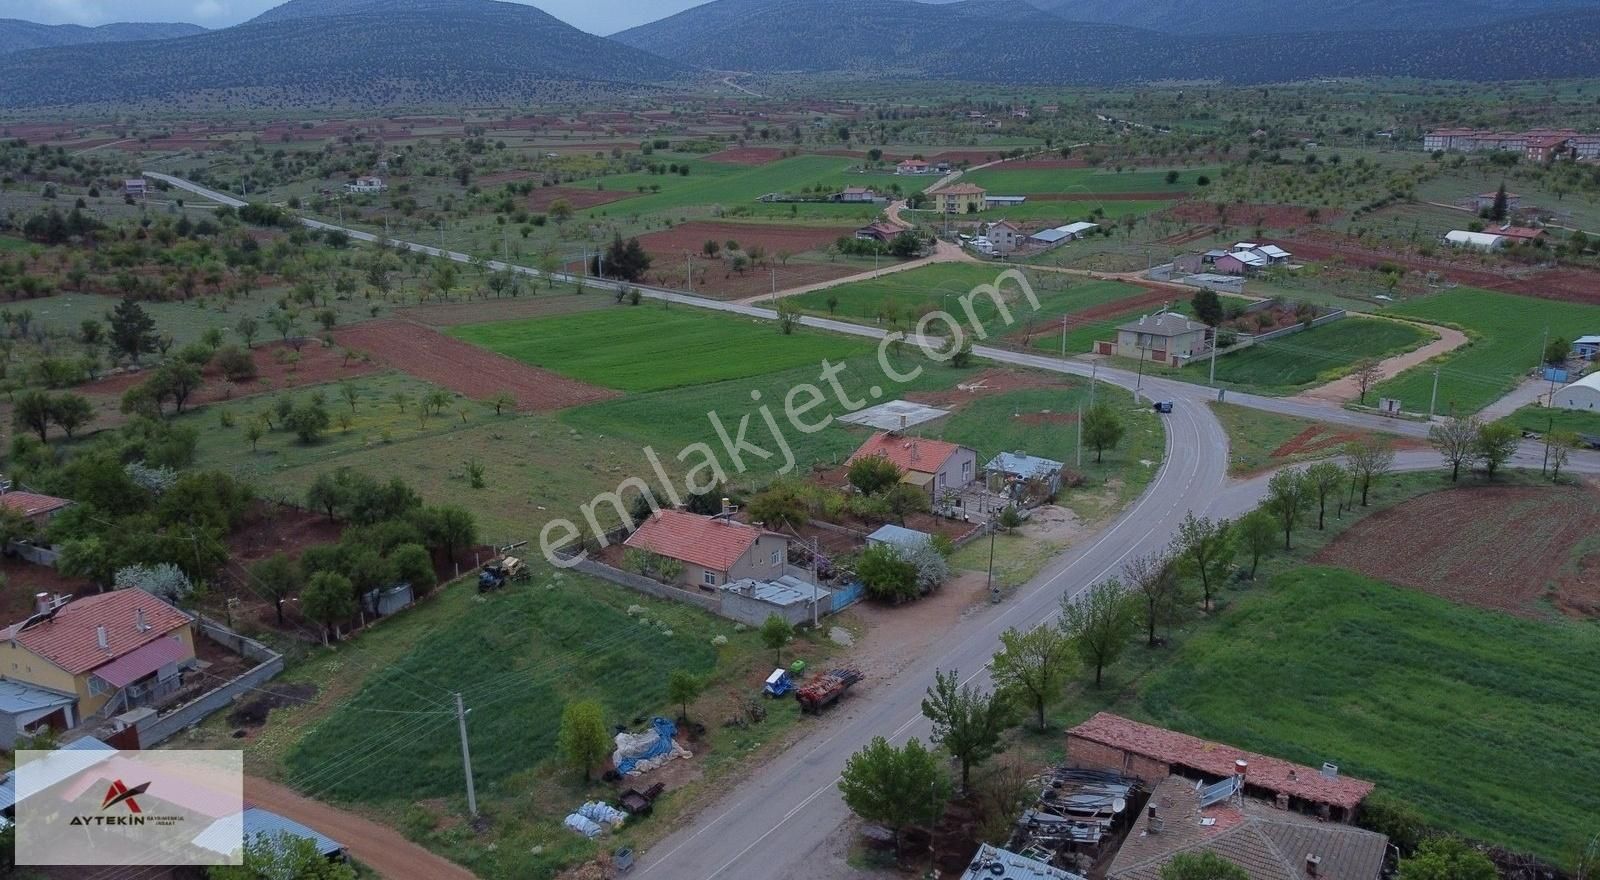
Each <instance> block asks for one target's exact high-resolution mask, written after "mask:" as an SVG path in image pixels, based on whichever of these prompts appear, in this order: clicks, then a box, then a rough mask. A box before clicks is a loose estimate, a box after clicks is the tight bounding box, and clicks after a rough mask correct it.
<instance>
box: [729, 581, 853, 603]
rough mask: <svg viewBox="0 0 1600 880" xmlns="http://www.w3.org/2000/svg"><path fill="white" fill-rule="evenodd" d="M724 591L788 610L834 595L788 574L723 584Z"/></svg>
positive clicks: (827, 590)
mask: <svg viewBox="0 0 1600 880" xmlns="http://www.w3.org/2000/svg"><path fill="white" fill-rule="evenodd" d="M722 589H723V590H724V591H726V592H729V593H738V594H740V595H741V596H749V597H750V598H752V599H756V600H759V601H762V602H766V603H767V604H769V605H777V606H779V607H782V608H787V607H788V606H790V605H805V604H809V603H810V602H811V600H812V599H813V598H815V599H817V600H818V601H821V600H822V599H825V598H827V597H828V596H831V595H833V591H832V590H829V589H826V588H824V587H820V586H816V585H814V584H811V583H810V582H808V581H803V580H801V579H799V578H797V577H794V576H792V575H787V574H786V575H784V576H783V577H780V578H778V579H777V580H771V581H758V580H755V579H753V578H742V579H740V580H736V581H731V582H729V583H726V584H723V585H722Z"/></svg>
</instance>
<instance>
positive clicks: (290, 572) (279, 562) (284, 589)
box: [250, 553, 302, 626]
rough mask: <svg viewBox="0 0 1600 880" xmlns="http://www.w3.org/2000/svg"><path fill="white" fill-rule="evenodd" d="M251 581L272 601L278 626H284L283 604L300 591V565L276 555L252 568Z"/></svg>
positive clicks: (278, 554)
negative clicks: (276, 614) (276, 613)
mask: <svg viewBox="0 0 1600 880" xmlns="http://www.w3.org/2000/svg"><path fill="white" fill-rule="evenodd" d="M250 579H251V580H253V581H255V582H256V586H258V587H259V588H260V589H261V595H262V596H264V597H266V598H268V599H271V600H272V607H273V609H274V610H276V611H277V612H278V626H283V625H284V623H283V603H284V602H285V601H287V600H288V599H289V597H290V596H293V595H294V594H295V593H296V592H298V591H299V590H300V583H301V579H302V578H301V574H300V564H299V563H297V562H295V561H294V560H293V559H291V558H289V557H288V556H287V555H285V554H283V553H275V554H273V555H271V556H268V557H267V558H266V559H263V560H261V561H260V562H257V563H256V564H255V565H254V566H253V567H251V569H250Z"/></svg>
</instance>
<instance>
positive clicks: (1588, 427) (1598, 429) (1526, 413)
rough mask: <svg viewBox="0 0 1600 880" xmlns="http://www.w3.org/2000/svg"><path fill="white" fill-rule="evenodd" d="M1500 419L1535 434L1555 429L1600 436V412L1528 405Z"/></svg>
mask: <svg viewBox="0 0 1600 880" xmlns="http://www.w3.org/2000/svg"><path fill="white" fill-rule="evenodd" d="M1501 421H1505V422H1510V423H1511V424H1513V425H1515V426H1516V427H1518V428H1520V429H1521V430H1524V431H1532V432H1534V433H1536V434H1545V433H1547V432H1549V431H1552V430H1555V431H1573V432H1575V433H1577V434H1580V435H1589V436H1592V437H1600V413H1594V412H1588V411H1585V410H1574V409H1555V408H1552V407H1548V406H1532V405H1530V406H1525V407H1523V408H1521V409H1519V410H1517V411H1516V412H1514V413H1512V414H1511V415H1509V416H1506V417H1505V418H1504V419H1502V420H1501Z"/></svg>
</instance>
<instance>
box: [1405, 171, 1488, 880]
mask: <svg viewBox="0 0 1600 880" xmlns="http://www.w3.org/2000/svg"><path fill="white" fill-rule="evenodd" d="M1502 189H1503V188H1502ZM1499 876H1500V872H1499V871H1497V870H1495V867H1494V862H1491V861H1490V860H1489V857H1488V856H1486V855H1484V854H1483V853H1481V852H1478V851H1477V850H1475V849H1473V848H1472V847H1470V846H1467V845H1466V844H1465V843H1463V842H1461V840H1459V839H1458V838H1455V837H1432V838H1429V839H1427V840H1424V841H1423V842H1422V844H1421V845H1420V846H1418V847H1417V852H1416V854H1415V855H1413V856H1412V857H1411V858H1409V859H1401V860H1400V870H1399V872H1398V873H1396V874H1395V877H1396V878H1397V880H1495V878H1497V877H1499Z"/></svg>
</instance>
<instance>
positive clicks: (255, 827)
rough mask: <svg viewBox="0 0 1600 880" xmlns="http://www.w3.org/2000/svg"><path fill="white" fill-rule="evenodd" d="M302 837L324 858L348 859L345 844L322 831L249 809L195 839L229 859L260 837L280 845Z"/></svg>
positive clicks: (208, 827) (205, 847)
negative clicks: (242, 843) (284, 838)
mask: <svg viewBox="0 0 1600 880" xmlns="http://www.w3.org/2000/svg"><path fill="white" fill-rule="evenodd" d="M284 835H287V836H289V837H301V838H305V839H306V840H309V841H311V843H312V845H313V846H315V847H316V848H317V852H318V854H320V855H321V856H323V857H324V858H340V859H343V857H344V849H345V847H344V844H342V843H340V842H338V841H337V840H334V839H333V838H331V837H329V836H327V835H326V834H323V833H321V832H319V831H314V830H312V829H310V828H307V827H306V826H304V825H301V824H300V823H299V822H296V821H294V820H293V819H289V818H285V817H283V816H280V815H278V814H277V813H274V812H271V811H269V810H263V809H261V808H260V807H246V808H245V810H244V812H242V813H235V814H234V815H232V816H223V817H222V818H221V819H218V820H217V821H215V822H212V823H211V824H210V825H207V826H206V829H205V830H204V831H201V832H200V833H199V834H197V835H195V838H194V845H195V846H198V847H202V848H204V849H209V850H211V851H212V852H217V853H222V854H223V855H228V854H230V853H232V852H233V850H234V848H235V847H237V846H238V843H239V841H241V840H243V841H245V842H246V843H248V842H250V841H253V840H255V839H256V838H257V837H264V838H266V839H267V840H268V841H272V842H276V841H277V840H278V839H279V838H280V837H281V836H284Z"/></svg>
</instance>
